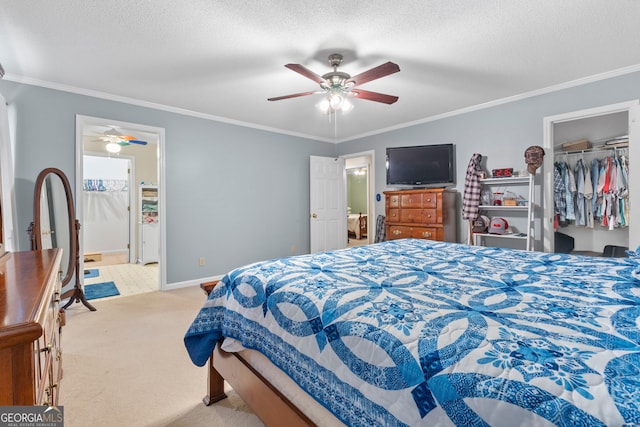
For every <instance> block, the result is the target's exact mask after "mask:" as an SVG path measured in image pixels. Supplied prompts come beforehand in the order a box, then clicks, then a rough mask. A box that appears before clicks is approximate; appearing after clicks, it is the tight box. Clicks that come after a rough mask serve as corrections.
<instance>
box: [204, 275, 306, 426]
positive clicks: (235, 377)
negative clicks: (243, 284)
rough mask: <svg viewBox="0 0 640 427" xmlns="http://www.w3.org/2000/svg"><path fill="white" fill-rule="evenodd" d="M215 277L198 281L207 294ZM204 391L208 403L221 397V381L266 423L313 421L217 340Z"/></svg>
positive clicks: (216, 282)
mask: <svg viewBox="0 0 640 427" xmlns="http://www.w3.org/2000/svg"><path fill="white" fill-rule="evenodd" d="M217 284H218V281H217V280H215V281H212V282H205V283H202V284H201V285H200V287H201V288H202V289H203V290H204V292H205V294H207V296H208V295H209V294H210V293H211V291H212V290H213V288H214V287H215V286H216V285H217ZM207 366H208V368H209V369H208V380H207V395H206V396H205V397H204V398H203V399H202V401H203V402H204V404H205V405H207V406H209V405H211V404H213V403H215V402H219V401H220V400H222V399H225V398H226V397H227V395H226V394H225V392H224V381H225V380H226V381H227V382H228V383H229V385H230V386H231V388H233V390H234V391H235V392H236V393H238V395H239V396H240V397H241V398H242V400H244V401H245V403H246V404H247V405H249V407H250V408H251V409H252V410H253V411H254V412H255V414H256V415H257V416H258V418H260V420H261V421H262V422H263V423H264V424H265V425H266V426H283V425H286V426H315V424H314V423H313V422H312V421H311V420H310V419H309V418H308V417H307V416H306V415H305V414H304V413H303V412H302V411H301V410H300V409H298V408H297V407H296V406H295V405H294V404H293V403H291V401H290V400H288V399H287V398H286V397H285V396H284V395H283V394H282V393H280V392H279V391H278V390H277V389H276V388H275V387H274V386H273V385H272V384H271V383H269V381H268V380H267V379H265V378H264V377H263V376H262V375H260V373H259V372H257V371H256V370H255V369H253V368H252V367H251V366H250V365H249V363H248V362H247V361H246V360H244V359H243V358H242V357H241V356H240V355H238V354H237V353H228V352H226V351H224V350H222V349H221V348H220V344H219V343H218V344H217V345H216V348H215V349H214V350H213V353H211V357H209V363H208V364H207Z"/></svg>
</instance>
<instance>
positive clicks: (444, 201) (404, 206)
mask: <svg viewBox="0 0 640 427" xmlns="http://www.w3.org/2000/svg"><path fill="white" fill-rule="evenodd" d="M384 195H385V203H386V204H385V214H386V218H385V226H386V239H387V240H394V239H404V238H415V239H429V240H439V241H445V242H455V241H456V239H457V232H456V212H457V211H456V191H455V190H452V189H444V188H425V189H418V190H397V191H385V192H384Z"/></svg>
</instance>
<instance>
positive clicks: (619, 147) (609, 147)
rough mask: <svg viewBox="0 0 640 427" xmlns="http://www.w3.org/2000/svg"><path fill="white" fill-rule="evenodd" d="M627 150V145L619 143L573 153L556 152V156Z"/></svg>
mask: <svg viewBox="0 0 640 427" xmlns="http://www.w3.org/2000/svg"><path fill="white" fill-rule="evenodd" d="M626 148H629V143H628V142H627V143H620V144H612V145H599V146H597V147H592V148H587V149H585V150H575V151H558V152H556V156H563V155H565V154H584V153H597V152H601V151H616V150H622V149H626Z"/></svg>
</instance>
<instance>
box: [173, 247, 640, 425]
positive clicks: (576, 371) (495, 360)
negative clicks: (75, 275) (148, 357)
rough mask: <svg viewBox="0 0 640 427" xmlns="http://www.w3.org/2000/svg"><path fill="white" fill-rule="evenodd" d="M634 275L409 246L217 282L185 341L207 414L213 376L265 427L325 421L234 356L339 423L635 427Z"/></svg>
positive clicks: (262, 269)
mask: <svg viewBox="0 0 640 427" xmlns="http://www.w3.org/2000/svg"><path fill="white" fill-rule="evenodd" d="M639 262H640V255H639V254H638V252H633V251H631V252H629V257H628V258H592V257H584V256H577V255H568V254H547V253H541V252H527V251H520V250H513V249H499V248H490V247H478V246H469V245H463V244H455V243H445V242H436V241H429V240H419V239H402V240H393V241H387V242H382V243H377V244H373V245H366V246H359V247H354V248H349V249H344V250H338V251H333V252H326V253H317V254H312V255H302V256H295V257H288V258H282V259H277V260H271V261H265V262H258V263H254V264H251V265H248V266H245V267H242V268H239V269H236V270H233V271H232V272H230V273H228V274H227V275H226V276H224V278H223V279H221V280H220V282H219V283H218V284H217V286H215V288H213V290H212V291H211V293H210V295H209V297H208V299H207V300H206V302H205V303H204V305H203V307H202V309H201V310H200V312H199V313H197V314H196V316H195V318H194V320H193V323H192V324H191V326H190V327H189V329H188V331H187V333H186V334H185V337H184V342H185V346H186V349H187V351H188V353H189V356H190V357H191V359H192V361H193V362H194V363H195V364H196V365H199V366H202V365H205V364H206V363H207V362H209V364H210V365H209V366H210V389H209V397H208V398H207V403H210V402H211V401H214V400H217V399H220V398H223V397H224V391H223V386H222V378H223V377H224V378H226V379H227V380H228V381H229V383H230V384H231V386H232V387H234V389H236V387H238V389H239V390H245V389H246V390H249V391H247V392H243V393H244V394H242V393H241V392H239V394H240V395H241V396H242V397H243V398H244V399H245V400H247V401H248V403H249V405H250V406H252V407H253V408H254V409H256V408H257V409H256V413H257V414H258V416H260V417H261V419H263V421H264V422H265V424H267V425H277V424H280V425H285V423H284V422H283V420H285V418H282V417H285V416H287V417H288V416H289V414H290V413H291V414H293V415H292V417H293V418H295V419H296V421H295V422H296V423H299V424H308V425H313V424H323V422H324V424H328V425H331V424H332V423H333V421H328V422H327V421H326V419H324V417H323V416H320V419H314V418H313V416H308V414H307V413H306V410H304V409H302V410H300V409H299V408H297V407H296V405H291V404H290V402H289V400H290V399H289V398H287V397H286V393H285V392H284V391H283V390H282V388H284V386H281V385H278V386H274V385H273V384H271V383H270V382H268V381H266V380H265V379H264V378H263V375H262V374H261V373H260V371H258V370H256V369H254V368H252V367H251V366H249V365H250V363H249V362H247V361H246V360H245V359H244V358H242V357H240V356H237V355H236V354H237V353H235V351H240V350H242V349H243V348H244V349H250V350H252V351H257V352H259V353H260V354H262V355H264V357H265V358H266V359H268V360H269V362H270V363H271V364H273V365H274V366H275V368H277V370H279V371H282V372H284V373H285V374H286V376H288V377H289V378H290V380H291V381H292V382H293V383H295V384H296V385H297V386H298V387H299V390H303V391H304V394H306V395H308V396H310V397H312V400H313V401H315V402H316V403H317V404H319V406H322V407H323V408H324V409H325V410H326V411H328V412H330V413H331V414H332V417H335V418H334V419H335V421H336V422H337V421H340V422H342V423H344V424H346V425H354V426H356V425H363V426H372V425H385V426H393V425H398V426H418V425H425V426H426V425H428V426H439V425H443V426H451V425H458V426H469V425H478V426H481V425H496V426H498V425H504V426H514V425H531V426H533V425H536V426H538V425H539V426H549V425H559V426H576V425H585V426H586V425H588V426H598V425H601V426H605V425H606V426H623V425H627V426H631V425H637V424H639V423H640V393H638V390H640V334H639V325H640V268H639ZM220 342H222V343H223V345H222V348H224V344H225V343H227V342H228V343H230V349H229V350H230V351H229V352H227V351H224V350H223V349H222V348H221V345H220ZM245 351H249V350H245ZM212 352H215V353H214V355H213V357H211V355H212ZM230 361H231V362H230ZM217 363H220V364H221V365H220V368H219V369H218V368H216V364H217ZM229 363H231V365H229ZM241 371H242V372H243V373H240V372H241ZM244 372H247V373H248V376H247V377H245V376H244ZM249 377H251V378H250V379H247V378H249ZM253 383H256V384H257V385H254V384H253ZM260 387H263V388H260ZM296 393H297V392H294V393H293V394H294V395H295V394H296ZM277 405H284V406H286V407H287V408H288V409H280V407H279V406H277ZM276 407H277V408H278V409H274V408H276ZM265 408H266V409H267V410H266V411H265ZM269 410H271V411H269ZM287 411H288V412H287ZM269 412H271V413H269ZM296 417H297V418H296ZM287 420H288V418H287ZM292 423H293V422H292ZM286 425H292V424H289V422H288V421H287V422H286Z"/></svg>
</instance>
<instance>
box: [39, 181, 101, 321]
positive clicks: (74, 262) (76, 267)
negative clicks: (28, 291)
mask: <svg viewBox="0 0 640 427" xmlns="http://www.w3.org/2000/svg"><path fill="white" fill-rule="evenodd" d="M49 174H54V175H56V176H58V178H60V181H61V182H62V186H63V187H64V192H65V197H66V199H67V217H68V221H69V223H68V227H69V265H68V266H67V271H66V274H65V276H64V277H60V281H61V282H62V286H63V287H64V286H65V285H67V284H68V283H69V282H71V279H72V278H73V276H74V274H75V276H76V281H75V285H74V287H73V289H71V290H69V291H66V292H64V293H63V294H62V295H61V296H60V299H65V298H70V299H69V301H68V302H67V303H66V305H64V307H62V308H63V309H66V308H67V307H68V306H69V305H71V303H73V302H74V301H75V302H81V303H82V304H84V305H85V306H86V307H87V308H88V309H89V310H91V311H95V310H96V309H95V307H93V306H92V305H91V304H89V302H88V301H87V299H86V297H85V295H84V290H83V289H82V283H81V281H80V254H79V240H78V234H79V232H80V222H79V221H78V220H77V219H76V215H75V207H74V204H73V193H72V192H71V185H70V184H69V179H68V178H67V176H66V175H65V173H64V172H62V171H61V170H60V169H57V168H46V169H43V170H42V171H41V172H40V173H39V174H38V178H37V179H36V184H35V189H34V192H33V222H32V223H31V225H30V226H29V234H30V235H31V250H42V238H41V232H42V230H41V228H40V216H41V215H40V213H41V208H42V206H41V203H40V200H41V197H40V196H41V192H42V189H43V186H44V182H45V179H46V178H47V176H48V175H49ZM61 275H62V272H61Z"/></svg>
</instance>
